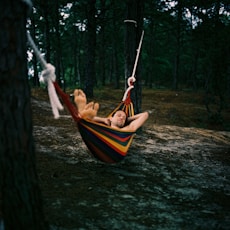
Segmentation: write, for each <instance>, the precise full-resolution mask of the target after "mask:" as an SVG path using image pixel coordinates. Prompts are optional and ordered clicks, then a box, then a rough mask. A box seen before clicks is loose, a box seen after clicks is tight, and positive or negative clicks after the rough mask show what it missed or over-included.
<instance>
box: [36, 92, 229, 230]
mask: <svg viewBox="0 0 230 230" xmlns="http://www.w3.org/2000/svg"><path fill="white" fill-rule="evenodd" d="M106 94H108V95H106ZM117 94H118V95H121V93H120V91H118V92H117V91H115V92H110V93H108V92H107V91H106V92H97V93H96V97H97V98H98V101H99V102H100V104H101V109H100V113H101V115H105V114H107V113H109V111H110V110H111V109H112V108H113V106H115V105H116V103H117V102H116V100H118V99H117V98H116V97H115V96H114V95H117ZM102 95H105V97H102ZM105 98H110V100H106V99H105ZM32 106H33V114H34V115H33V116H34V117H33V120H34V138H35V143H36V152H37V164H38V175H39V179H40V183H41V189H42V192H43V197H44V208H45V212H46V216H47V220H48V221H49V223H50V225H51V226H52V228H53V229H228V227H229V226H230V210H229V207H230V206H229V204H230V182H229V175H230V155H229V154H230V132H228V131H226V130H225V128H224V125H223V124H221V125H219V124H218V125H215V126H213V125H212V124H209V123H207V122H206V118H205V117H207V114H206V110H205V108H204V106H203V105H202V97H201V96H200V95H198V96H196V97H195V96H194V95H193V94H189V93H183V92H179V93H175V92H168V91H164V92H162V91H159V92H158V93H154V94H153V93H152V92H150V91H147V90H146V91H145V92H144V93H143V110H145V109H147V110H149V112H150V118H149V120H148V122H147V123H146V124H145V125H144V127H143V131H142V133H141V134H138V135H136V136H135V138H134V141H133V143H132V146H131V148H130V150H129V153H128V155H127V157H126V158H125V160H124V161H122V162H120V163H118V164H112V165H111V164H105V163H102V162H99V161H97V160H96V159H94V158H93V157H92V156H91V155H90V154H89V153H88V150H87V148H86V147H85V144H84V143H83V141H82V140H81V137H80V135H79V133H78V131H77V129H76V125H75V124H74V122H73V121H72V119H71V117H70V116H69V114H68V112H66V111H64V112H62V116H61V118H60V119H59V120H54V119H53V117H52V112H51V109H50V106H49V103H48V99H47V96H46V92H45V91H44V90H37V91H33V98H32ZM228 112H229V111H226V113H224V115H223V116H224V119H225V122H224V124H228V122H229V120H228V119H229V115H228ZM201 126H202V128H201Z"/></svg>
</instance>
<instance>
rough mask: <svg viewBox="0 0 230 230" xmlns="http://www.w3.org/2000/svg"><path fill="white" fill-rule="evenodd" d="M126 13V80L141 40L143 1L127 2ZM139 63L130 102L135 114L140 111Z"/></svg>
mask: <svg viewBox="0 0 230 230" xmlns="http://www.w3.org/2000/svg"><path fill="white" fill-rule="evenodd" d="M126 9H127V12H126V20H125V23H126V29H125V76H126V79H128V78H129V77H130V76H131V75H132V72H133V67H134V63H135V59H136V54H137V48H138V45H139V41H140V38H141V33H142V28H143V1H141V0H127V7H126ZM140 66H141V63H140V57H139V61H138V65H137V69H136V74H135V78H136V82H135V87H134V89H133V90H132V92H131V97H132V101H133V104H134V109H135V113H139V112H140V111H141V94H142V87H141V75H140V72H141V68H140Z"/></svg>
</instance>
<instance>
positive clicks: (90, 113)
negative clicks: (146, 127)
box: [74, 89, 149, 132]
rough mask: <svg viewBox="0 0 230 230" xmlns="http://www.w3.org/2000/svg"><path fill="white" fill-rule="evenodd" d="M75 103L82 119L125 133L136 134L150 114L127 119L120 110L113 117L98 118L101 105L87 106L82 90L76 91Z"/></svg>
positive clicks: (90, 104)
mask: <svg viewBox="0 0 230 230" xmlns="http://www.w3.org/2000/svg"><path fill="white" fill-rule="evenodd" d="M74 102H75V104H76V106H77V107H78V111H79V113H80V116H81V117H83V118H88V119H91V120H93V121H96V122H100V123H104V124H106V125H108V126H111V127H112V128H116V129H120V130H123V131H131V132H135V131H136V130H137V129H138V128H140V127H141V126H142V125H143V124H144V122H145V121H146V120H147V119H148V116H149V114H148V112H143V113H139V114H136V115H134V116H131V117H127V115H126V113H125V112H124V111H122V110H118V111H116V112H115V113H114V114H113V116H112V117H98V116H97V112H98V109H99V104H98V103H94V102H90V103H88V104H87V98H86V95H85V93H84V92H83V91H82V90H80V89H76V90H75V91H74ZM126 124H127V125H126Z"/></svg>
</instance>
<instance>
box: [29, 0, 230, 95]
mask: <svg viewBox="0 0 230 230" xmlns="http://www.w3.org/2000/svg"><path fill="white" fill-rule="evenodd" d="M93 2H94V1H90V0H85V1H73V2H69V1H65V0H59V1H34V9H35V10H34V13H33V15H31V18H33V20H31V23H29V25H28V27H29V29H30V30H31V32H32V33H35V35H36V41H35V42H36V44H38V45H39V47H40V48H41V50H42V51H43V52H44V53H45V55H46V58H47V60H48V61H50V62H51V63H53V64H54V65H55V66H56V70H57V76H58V78H59V79H64V80H65V82H66V85H67V86H68V87H75V86H81V87H82V88H84V85H85V80H86V72H87V68H90V67H87V66H86V63H87V60H88V57H87V55H86V54H87V43H88V40H87V33H88V28H87V20H88V13H87V6H88V4H89V3H90V4H92V3H93ZM170 2H171V3H170ZM126 3H127V1H113V0H108V1H99V0H96V1H95V7H96V14H95V20H96V47H95V49H96V50H95V73H96V74H95V77H94V78H93V79H92V81H93V84H94V85H95V86H103V85H105V84H117V80H118V81H121V80H123V79H124V73H125V69H124V66H125V57H124V31H125V30H124V26H125V24H124V20H125V19H126V18H125V12H126V10H127V9H126V7H127V5H126ZM172 3H175V4H172ZM144 4H145V5H144V13H143V15H144V30H145V36H144V41H143V45H142V50H141V55H140V65H141V72H142V74H141V76H142V80H143V82H145V84H146V85H148V86H149V87H153V86H161V87H165V86H166V87H172V83H173V79H174V78H176V79H177V81H178V87H179V89H181V88H182V87H184V86H186V88H192V89H193V90H198V89H204V90H207V91H212V92H213V93H215V94H218V92H221V93H222V95H224V97H226V96H228V97H229V94H228V93H227V92H228V91H229V90H230V79H229V64H230V63H229V60H230V52H229V50H230V37H229V34H230V25H229V22H230V16H229V5H228V3H227V1H225V0H222V1H214V0H210V1H198V0H195V1H191V0H189V1H167V0H166V1H161V0H159V1H150V0H146V1H145V3H144ZM122 85H123V84H122ZM117 86H119V84H118V85H117Z"/></svg>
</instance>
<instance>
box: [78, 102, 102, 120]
mask: <svg viewBox="0 0 230 230" xmlns="http://www.w3.org/2000/svg"><path fill="white" fill-rule="evenodd" d="M98 109H99V104H98V103H94V102H90V103H88V104H87V105H86V106H85V108H84V109H83V110H82V111H81V112H80V114H81V117H83V118H88V119H91V120H92V119H93V118H94V117H95V116H97V112H98Z"/></svg>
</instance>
